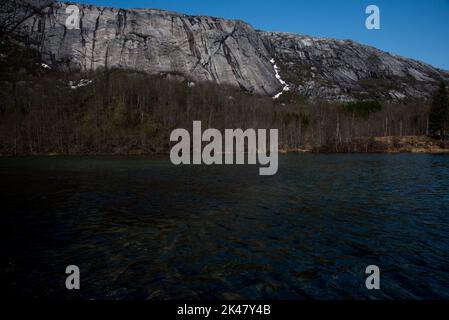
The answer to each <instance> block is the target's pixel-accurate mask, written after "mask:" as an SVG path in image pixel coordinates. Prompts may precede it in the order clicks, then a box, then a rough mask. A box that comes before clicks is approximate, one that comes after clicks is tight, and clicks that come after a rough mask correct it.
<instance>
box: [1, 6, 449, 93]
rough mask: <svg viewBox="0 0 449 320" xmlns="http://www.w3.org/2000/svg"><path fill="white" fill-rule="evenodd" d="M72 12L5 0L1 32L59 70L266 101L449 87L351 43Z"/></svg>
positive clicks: (406, 63) (174, 19)
mask: <svg viewBox="0 0 449 320" xmlns="http://www.w3.org/2000/svg"><path fill="white" fill-rule="evenodd" d="M69 5H70V4H69V3H55V2H53V1H30V0H28V1H27V0H17V1H13V0H6V1H5V2H4V4H2V5H0V7H1V8H2V10H1V11H0V30H1V32H3V33H4V34H5V33H6V34H8V33H9V34H12V33H15V34H21V35H22V36H24V39H25V40H24V41H26V42H27V43H29V44H31V45H32V46H34V47H35V48H37V49H38V50H39V52H40V53H41V56H42V60H43V61H45V63H47V64H48V65H50V66H52V67H53V68H62V69H72V70H73V69H78V70H82V71H89V70H94V69H97V68H102V67H103V68H104V67H121V68H129V69H136V70H141V71H146V72H150V73H155V74H166V75H172V76H173V75H174V76H176V77H182V78H184V79H188V80H189V81H215V82H217V83H219V84H229V85H233V86H238V87H240V88H242V89H244V90H246V91H249V92H254V93H258V94H266V95H270V96H274V95H276V94H278V93H279V92H281V91H282V90H288V89H289V90H292V91H296V92H298V93H300V94H303V95H305V96H308V97H312V98H316V97H319V98H324V99H329V100H351V99H365V98H366V99H368V98H373V97H375V98H381V99H395V100H401V99H405V98H425V97H428V96H429V94H430V93H431V92H432V90H433V89H434V88H435V86H436V84H437V81H440V80H449V74H448V73H447V72H445V71H442V70H439V69H436V68H433V67H432V66H429V65H427V64H424V63H422V62H418V61H414V60H411V59H405V58H401V57H397V56H394V55H391V54H388V53H385V52H382V51H380V50H377V49H375V48H372V47H368V46H364V45H361V44H357V43H355V42H352V41H342V40H334V39H318V38H312V37H307V36H301V35H294V34H287V33H271V32H263V31H257V30H254V29H253V28H252V27H251V26H250V25H248V24H246V23H244V22H242V21H238V20H224V19H219V18H213V17H203V16H189V15H184V14H179V13H174V12H168V11H162V10H153V9H127V10H124V9H116V8H106V7H96V6H91V5H80V4H75V5H76V6H77V7H78V8H79V10H80V11H79V13H80V20H79V21H80V23H79V29H68V28H67V27H66V20H67V18H68V17H69V14H68V13H66V8H67V7H68V6H69ZM275 65H276V67H277V68H276V69H275ZM284 81H285V82H284ZM287 88H288V89H287Z"/></svg>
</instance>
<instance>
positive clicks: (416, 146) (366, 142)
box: [0, 136, 449, 158]
mask: <svg viewBox="0 0 449 320" xmlns="http://www.w3.org/2000/svg"><path fill="white" fill-rule="evenodd" d="M123 149H124V148H121V149H118V150H116V151H110V152H82V151H74V152H44V153H40V152H36V153H17V154H14V153H3V154H2V153H0V158H5V157H64V156H74V157H76V156H83V157H89V156H92V157H95V156H168V155H169V154H170V151H158V152H146V151H142V150H128V151H124V150H123ZM279 154H281V155H285V154H434V155H442V154H449V141H439V140H434V139H431V138H429V137H426V136H406V137H373V138H358V139H354V140H353V141H350V142H346V143H333V144H327V145H325V146H321V147H313V146H311V145H305V146H304V147H302V148H285V147H281V148H279Z"/></svg>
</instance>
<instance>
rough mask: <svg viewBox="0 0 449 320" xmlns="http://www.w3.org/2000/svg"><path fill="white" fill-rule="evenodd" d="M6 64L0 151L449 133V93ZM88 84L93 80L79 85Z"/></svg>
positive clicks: (0, 67)
mask: <svg viewBox="0 0 449 320" xmlns="http://www.w3.org/2000/svg"><path fill="white" fill-rule="evenodd" d="M8 50H9V51H8V52H3V53H2V58H1V59H0V86H1V90H0V154H2V155H22V154H25V155H28V154H149V153H166V152H168V151H169V149H170V143H169V136H170V133H171V131H172V130H174V129H176V128H185V129H188V130H189V129H191V127H192V122H193V121H194V120H199V121H202V124H203V127H204V128H206V129H207V128H216V129H222V130H224V129H227V128H230V129H236V128H241V129H246V128H261V129H279V146H280V148H281V149H283V150H286V151H301V150H312V151H321V152H361V151H363V152H366V151H375V150H376V149H375V148H374V145H373V138H374V137H401V136H425V135H427V136H432V137H434V138H436V139H445V138H446V137H447V134H448V132H449V125H448V124H449V111H448V110H449V105H448V99H447V89H446V87H445V85H444V84H441V86H440V88H439V90H438V92H436V93H435V96H434V99H433V101H432V102H425V101H416V102H408V103H407V104H401V103H391V102H379V101H356V102H351V103H336V102H326V101H318V100H315V101H309V100H308V99H306V98H305V97H302V96H300V95H297V94H295V93H285V94H284V95H283V96H282V97H281V98H280V99H278V100H273V99H272V98H270V97H266V96H258V95H253V94H249V93H246V92H243V91H241V90H239V89H236V88H233V87H228V86H218V85H216V84H214V83H210V82H203V83H195V84H193V83H192V82H189V81H185V80H173V79H172V77H167V76H166V75H158V76H155V75H149V74H146V73H142V72H136V71H130V70H120V69H110V70H97V71H95V72H91V73H88V74H73V73H63V72H57V71H53V70H51V69H49V68H46V67H43V66H42V65H41V64H40V63H36V61H35V60H33V55H32V54H30V52H29V51H24V50H22V49H20V48H17V47H16V46H14V45H12V46H11V48H9V49H8ZM82 79H89V81H81V80H82Z"/></svg>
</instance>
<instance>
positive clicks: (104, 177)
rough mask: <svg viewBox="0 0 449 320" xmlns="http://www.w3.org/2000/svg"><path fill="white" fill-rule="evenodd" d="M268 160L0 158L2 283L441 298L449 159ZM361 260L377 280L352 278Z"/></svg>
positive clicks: (113, 294) (230, 295)
mask: <svg viewBox="0 0 449 320" xmlns="http://www.w3.org/2000/svg"><path fill="white" fill-rule="evenodd" d="M279 168H280V170H279V173H278V175H276V176H274V177H259V176H258V168H257V167H247V166H227V167H225V166H223V167H204V166H200V167H193V166H192V167H173V166H172V165H171V164H170V163H169V159H168V158H166V157H150V158H144V157H135V158H125V157H96V158H76V157H67V158H66V157H58V158H1V159H0V177H1V191H0V192H1V193H0V199H1V201H2V210H1V211H2V213H1V217H2V219H1V232H2V239H3V240H2V241H1V248H0V249H1V255H2V263H1V274H2V281H4V283H5V285H2V290H3V293H5V291H6V293H7V294H9V295H12V296H22V297H40V298H57V299H73V298H85V299H191V298H192V299H197V298H200V299H212V298H225V299H307V298H314V299H332V298H337V299H348V298H356V299H403V298H407V299H408V298H412V299H432V298H449V208H448V204H449V156H432V155H289V156H282V157H281V158H280V167H279ZM72 264H74V265H77V266H79V267H80V270H81V290H80V291H77V292H73V291H70V292H69V291H67V290H66V289H65V284H64V283H65V277H66V275H65V273H64V272H65V268H66V266H68V265H72ZM369 265H377V266H379V267H380V269H381V272H382V273H381V290H380V291H368V290H367V289H366V287H365V279H366V275H365V269H366V267H367V266H369Z"/></svg>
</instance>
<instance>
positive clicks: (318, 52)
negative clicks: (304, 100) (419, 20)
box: [259, 32, 449, 100]
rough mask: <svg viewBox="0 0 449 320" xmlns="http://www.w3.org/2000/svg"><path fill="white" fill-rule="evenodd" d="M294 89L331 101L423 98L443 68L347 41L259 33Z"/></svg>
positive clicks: (445, 76)
mask: <svg viewBox="0 0 449 320" xmlns="http://www.w3.org/2000/svg"><path fill="white" fill-rule="evenodd" d="M259 34H260V36H261V37H262V38H263V39H264V43H265V45H266V47H267V49H268V50H269V52H270V53H271V54H272V55H273V56H275V57H276V58H277V61H279V62H280V64H281V69H282V70H283V79H284V80H286V81H287V82H289V83H290V84H291V87H292V88H294V90H295V91H297V92H299V93H301V94H303V95H305V96H312V97H324V98H328V99H331V100H335V99H336V100H353V99H357V98H358V99H369V98H380V99H387V100H388V99H392V100H403V99H406V98H423V97H424V98H425V97H428V96H429V94H431V92H432V91H433V90H434V89H435V86H436V84H437V83H438V82H439V81H441V80H445V81H447V80H448V79H449V73H448V72H446V71H443V70H439V69H437V68H434V67H432V66H430V65H428V64H425V63H423V62H420V61H416V60H412V59H407V58H403V57H399V56H396V55H392V54H390V53H387V52H383V51H381V50H378V49H376V48H373V47H369V46H365V45H361V44H359V43H356V42H354V41H351V40H336V39H326V38H314V37H309V36H303V35H297V34H290V33H273V32H260V33H259Z"/></svg>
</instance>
